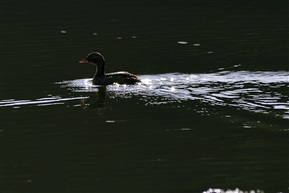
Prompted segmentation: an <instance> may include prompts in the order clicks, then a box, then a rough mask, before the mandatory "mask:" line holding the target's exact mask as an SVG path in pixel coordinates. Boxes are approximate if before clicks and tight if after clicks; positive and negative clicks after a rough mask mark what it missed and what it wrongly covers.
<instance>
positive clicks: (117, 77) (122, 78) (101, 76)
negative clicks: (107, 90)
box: [79, 52, 141, 85]
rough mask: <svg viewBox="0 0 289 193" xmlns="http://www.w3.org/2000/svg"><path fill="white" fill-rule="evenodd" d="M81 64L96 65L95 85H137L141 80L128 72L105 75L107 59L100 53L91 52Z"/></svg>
mask: <svg viewBox="0 0 289 193" xmlns="http://www.w3.org/2000/svg"><path fill="white" fill-rule="evenodd" d="M79 63H81V64H93V65H96V72H95V75H94V77H93V79H92V84H94V85H109V84H114V83H117V84H136V83H139V82H141V80H140V79H139V78H138V77H137V76H136V75H134V74H131V73H129V72H126V71H120V72H112V73H105V70H104V68H105V59H104V57H103V56H102V55H101V54H100V53H99V52H91V53H89V54H88V55H87V57H86V58H85V59H82V60H80V61H79Z"/></svg>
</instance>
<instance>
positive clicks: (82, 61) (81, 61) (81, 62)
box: [79, 59, 88, 64]
mask: <svg viewBox="0 0 289 193" xmlns="http://www.w3.org/2000/svg"><path fill="white" fill-rule="evenodd" d="M79 63H80V64H87V63H88V60H85V59H83V60H80V61H79Z"/></svg>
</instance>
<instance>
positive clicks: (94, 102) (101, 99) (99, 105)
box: [80, 86, 106, 111]
mask: <svg viewBox="0 0 289 193" xmlns="http://www.w3.org/2000/svg"><path fill="white" fill-rule="evenodd" d="M92 94H93V95H91V96H89V97H88V98H85V99H81V101H80V102H81V105H82V106H83V108H93V109H97V110H99V111H104V110H105V107H106V106H105V94H106V86H100V87H97V91H96V92H93V93H92Z"/></svg>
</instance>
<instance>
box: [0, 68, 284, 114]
mask: <svg viewBox="0 0 289 193" xmlns="http://www.w3.org/2000/svg"><path fill="white" fill-rule="evenodd" d="M288 77H289V72H284V71H280V72H261V71H257V72H250V71H234V72H230V71H222V72H217V73H203V74H181V73H167V74H157V75H140V76H139V78H140V79H141V80H142V83H140V84H137V85H119V84H114V85H109V86H107V87H106V93H107V95H108V96H109V97H110V98H116V97H120V98H131V97H138V98H139V99H140V100H142V101H144V102H145V105H166V104H169V103H175V102H177V103H181V102H184V101H200V102H201V103H207V104H210V105H217V106H225V107H230V108H231V107H233V108H238V109H239V108H240V109H243V110H247V111H250V112H255V113H263V114H270V113H272V112H273V113H274V114H275V115H276V116H278V117H282V118H284V119H289V102H288V101H289V96H288V92H287V90H288V85H289V84H288V83H289V80H288ZM56 84H57V85H60V87H61V88H64V89H67V90H69V91H71V93H70V96H69V97H60V96H47V97H42V98H39V99H36V100H15V99H8V100H2V101H0V107H5V106H6V107H7V106H14V107H17V108H18V107H19V106H22V105H38V106H47V105H57V104H63V103H64V102H65V101H69V100H78V99H86V98H88V97H82V95H81V93H82V94H83V93H96V92H99V89H100V88H101V86H95V85H92V82H91V80H90V79H77V80H71V81H63V82H57V83H56ZM73 93H75V94H73ZM77 93H79V94H77ZM72 95H76V96H72ZM79 95H80V96H79ZM83 95H85V96H87V95H86V94H83Z"/></svg>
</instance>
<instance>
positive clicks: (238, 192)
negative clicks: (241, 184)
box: [203, 188, 264, 193]
mask: <svg viewBox="0 0 289 193" xmlns="http://www.w3.org/2000/svg"><path fill="white" fill-rule="evenodd" d="M249 192H250V193H264V191H263V190H256V191H255V190H250V191H249ZM249 192H248V191H242V190H240V189H238V188H236V189H235V190H222V189H219V188H216V189H213V188H210V189H208V190H207V191H204V192H203V193H249Z"/></svg>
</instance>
